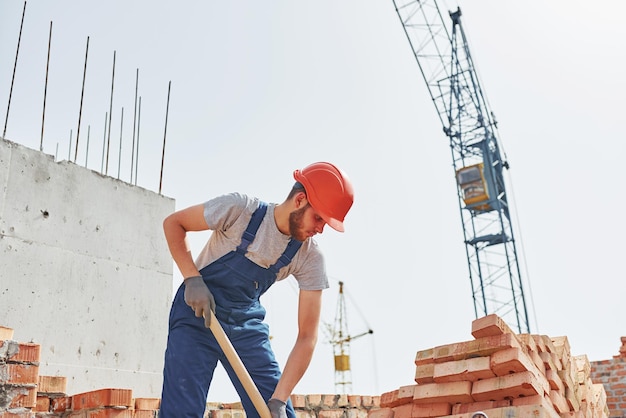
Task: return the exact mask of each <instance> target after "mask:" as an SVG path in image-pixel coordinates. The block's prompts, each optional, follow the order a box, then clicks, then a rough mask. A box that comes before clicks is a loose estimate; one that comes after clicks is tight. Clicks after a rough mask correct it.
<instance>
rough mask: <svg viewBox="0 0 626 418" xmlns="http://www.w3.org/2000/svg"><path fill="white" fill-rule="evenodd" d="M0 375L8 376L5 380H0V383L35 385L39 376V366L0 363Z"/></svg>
mask: <svg viewBox="0 0 626 418" xmlns="http://www.w3.org/2000/svg"><path fill="white" fill-rule="evenodd" d="M0 376H7V377H8V380H7V381H6V382H3V381H2V380H0V383H9V384H14V385H36V384H37V381H38V378H39V366H36V365H34V364H22V363H7V364H0Z"/></svg>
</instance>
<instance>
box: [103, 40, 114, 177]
mask: <svg viewBox="0 0 626 418" xmlns="http://www.w3.org/2000/svg"><path fill="white" fill-rule="evenodd" d="M114 86H115V51H113V74H112V75H111V101H110V103H109V134H108V137H107V155H106V166H105V168H104V174H108V173H109V146H110V145H111V119H113V87H114Z"/></svg>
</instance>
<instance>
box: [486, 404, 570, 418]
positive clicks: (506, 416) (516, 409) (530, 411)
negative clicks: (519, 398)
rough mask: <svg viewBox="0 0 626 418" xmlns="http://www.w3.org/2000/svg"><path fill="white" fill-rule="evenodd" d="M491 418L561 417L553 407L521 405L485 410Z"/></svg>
mask: <svg viewBox="0 0 626 418" xmlns="http://www.w3.org/2000/svg"><path fill="white" fill-rule="evenodd" d="M483 412H484V413H485V414H486V415H487V416H488V417H489V418H561V417H560V416H559V414H558V413H557V412H556V411H555V410H554V409H552V408H548V407H546V406H543V405H521V406H509V407H505V408H495V409H487V410H484V411H483Z"/></svg>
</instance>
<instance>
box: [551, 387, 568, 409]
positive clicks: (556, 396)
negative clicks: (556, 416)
mask: <svg viewBox="0 0 626 418" xmlns="http://www.w3.org/2000/svg"><path fill="white" fill-rule="evenodd" d="M550 401H551V402H552V406H554V409H555V410H556V412H558V413H561V412H567V411H569V405H568V404H567V401H566V400H565V397H564V396H563V395H562V394H561V393H560V392H558V391H556V390H551V391H550Z"/></svg>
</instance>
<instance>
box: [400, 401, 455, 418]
mask: <svg viewBox="0 0 626 418" xmlns="http://www.w3.org/2000/svg"><path fill="white" fill-rule="evenodd" d="M451 412H452V406H451V405H450V404H449V403H447V402H439V403H425V404H413V410H412V412H411V417H412V418H429V417H441V416H444V415H450V413H451ZM394 418H395V417H394Z"/></svg>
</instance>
